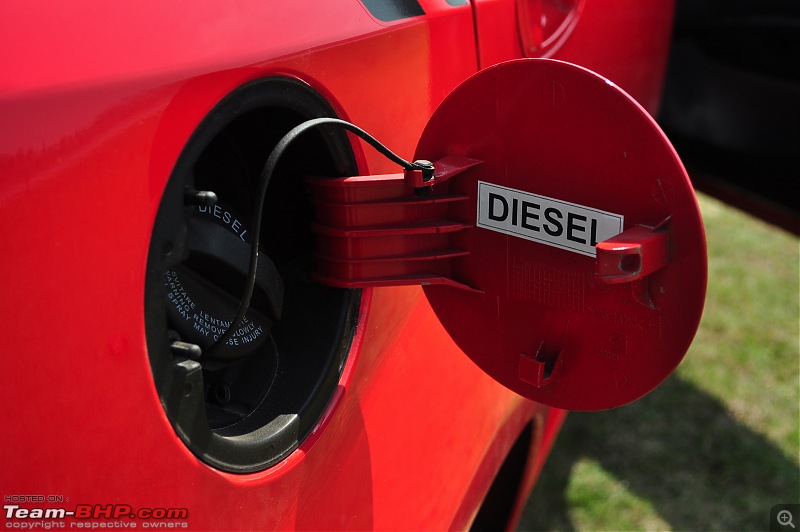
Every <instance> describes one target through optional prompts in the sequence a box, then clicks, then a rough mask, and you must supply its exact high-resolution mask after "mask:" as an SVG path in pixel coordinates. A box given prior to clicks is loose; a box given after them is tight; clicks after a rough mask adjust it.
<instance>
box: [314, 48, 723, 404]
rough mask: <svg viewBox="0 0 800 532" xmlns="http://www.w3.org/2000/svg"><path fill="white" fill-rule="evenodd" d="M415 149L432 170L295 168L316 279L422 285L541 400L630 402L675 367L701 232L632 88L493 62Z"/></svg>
mask: <svg viewBox="0 0 800 532" xmlns="http://www.w3.org/2000/svg"><path fill="white" fill-rule="evenodd" d="M415 157H416V159H424V160H429V161H433V162H434V173H433V177H432V178H430V177H429V176H423V175H422V174H421V173H420V172H419V171H413V172H406V173H405V174H402V173H401V174H393V175H378V176H360V177H350V178H343V179H321V178H320V179H311V180H310V183H311V194H312V199H313V201H314V204H315V206H316V213H317V222H316V225H315V231H316V232H317V234H318V245H317V264H316V273H315V276H316V278H317V279H318V280H320V281H321V282H324V283H327V284H331V285H335V286H342V287H367V286H375V287H377V286H388V285H405V284H422V285H423V287H424V290H425V294H426V296H427V297H428V300H429V301H430V304H431V306H432V307H433V309H434V311H435V312H436V315H437V316H438V317H439V319H440V320H441V322H442V324H443V325H444V327H445V328H446V329H447V331H448V332H449V334H450V335H451V337H452V338H453V340H454V341H455V342H456V343H457V344H458V346H459V347H460V348H461V349H462V350H463V351H464V353H466V354H467V356H469V357H470V358H471V359H472V360H473V361H474V362H475V363H476V364H478V366H480V367H481V368H482V369H483V370H484V371H486V373H488V374H489V375H490V376H492V377H493V378H494V379H496V380H497V381H499V382H500V383H502V384H503V385H505V386H506V387H508V388H510V389H512V390H514V391H515V392H517V393H519V394H521V395H523V396H525V397H528V398H530V399H533V400H535V401H538V402H540V403H544V404H547V405H550V406H555V407H558V408H565V409H570V410H601V409H606V408H613V407H616V406H620V405H623V404H626V403H629V402H631V401H633V400H635V399H637V398H639V397H641V396H642V395H644V394H646V393H648V392H649V391H651V390H652V389H653V388H655V387H656V386H657V385H658V384H659V383H661V382H662V381H663V380H664V379H665V378H666V377H667V376H668V375H669V374H670V373H671V372H672V371H673V370H674V369H675V367H677V365H678V364H679V363H680V361H681V359H682V358H683V356H684V354H685V353H686V350H687V349H688V347H689V344H690V343H691V341H692V338H693V337H694V334H695V331H696V330H697V326H698V324H699V321H700V317H701V314H702V309H703V302H704V300H705V289H706V275H707V271H706V247H705V236H704V234H703V225H702V219H701V217H700V213H699V210H698V206H697V201H696V198H695V195H694V192H693V189H692V186H691V183H690V182H689V179H688V177H687V175H686V172H685V170H684V168H683V165H682V164H681V162H680V159H679V158H678V156H677V154H676V153H675V151H674V149H673V148H672V146H671V144H670V143H669V141H668V140H667V138H666V137H665V136H664V134H663V132H662V131H661V130H660V129H659V127H658V126H657V125H656V123H655V122H654V120H653V119H652V118H651V117H650V116H649V115H648V114H647V112H646V111H645V110H644V109H643V108H642V107H641V106H639V104H637V103H636V102H635V101H634V100H633V99H632V98H630V97H629V96H628V95H627V94H625V93H624V92H623V91H622V90H620V89H619V88H618V87H616V86H615V85H614V84H613V83H611V82H610V81H608V80H606V79H604V78H602V77H600V76H599V75H597V74H595V73H593V72H591V71H589V70H586V69H584V68H581V67H578V66H575V65H571V64H568V63H563V62H559V61H552V60H540V59H536V60H520V61H511V62H508V63H503V64H500V65H497V66H494V67H491V68H489V69H486V70H484V71H481V72H479V73H478V74H476V75H474V76H473V77H471V78H470V79H468V80H467V81H465V82H464V83H463V84H462V85H461V86H459V87H458V88H456V90H454V91H453V92H452V93H451V94H450V95H449V96H448V97H447V98H446V99H445V101H444V102H443V103H442V105H441V106H440V107H439V108H438V109H437V110H436V112H435V113H434V115H433V117H432V118H431V120H430V122H429V123H428V125H427V126H426V128H425V130H424V132H423V134H422V138H421V139H420V142H419V144H418V146H417V151H416V154H415ZM426 178H427V179H428V180H426Z"/></svg>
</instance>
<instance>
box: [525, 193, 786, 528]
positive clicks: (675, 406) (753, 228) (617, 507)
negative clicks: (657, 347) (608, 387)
mask: <svg viewBox="0 0 800 532" xmlns="http://www.w3.org/2000/svg"><path fill="white" fill-rule="evenodd" d="M700 202H701V209H702V211H703V217H704V220H705V225H706V233H707V239H708V250H709V288H708V296H707V300H706V307H705V312H704V314H703V320H702V322H701V324H700V330H699V331H698V333H697V337H696V338H695V341H694V343H693V345H692V347H691V349H690V350H689V353H688V354H687V355H686V358H685V359H684V361H683V363H682V364H681V366H680V367H679V369H678V370H677V371H676V372H675V374H674V375H672V376H671V377H670V378H669V379H667V381H666V382H665V383H664V384H662V385H661V386H660V387H659V388H657V389H656V390H655V391H654V392H652V393H651V394H649V395H648V396H646V397H644V398H643V399H641V400H639V401H638V402H636V403H633V404H631V405H628V406H625V407H622V408H619V409H615V410H611V411H607V412H599V413H572V414H570V415H569V416H568V418H567V421H566V423H565V425H564V428H563V430H562V432H561V434H560V436H559V438H558V441H557V442H556V445H555V447H554V450H553V453H552V454H551V456H550V460H549V461H548V463H547V464H546V465H545V468H544V471H543V472H542V476H541V478H540V479H539V482H538V484H537V486H536V488H535V490H534V492H533V494H532V496H531V499H530V501H529V503H528V506H527V508H526V511H525V514H524V515H523V518H522V521H521V523H520V529H521V530H768V529H769V512H770V508H771V507H772V506H773V505H775V504H779V503H786V502H793V503H798V502H800V331H799V330H798V328H799V327H800V307H799V305H800V304H799V303H798V298H799V297H800V272H799V271H798V269H799V268H800V240H798V238H797V237H796V236H794V235H791V234H788V233H786V232H784V231H782V230H780V229H777V228H775V227H772V226H769V225H767V224H764V223H762V222H760V221H759V220H757V219H755V218H752V217H750V216H748V215H745V214H743V213H741V212H739V211H736V210H734V209H732V208H730V207H728V206H726V205H724V204H722V203H720V202H718V201H716V200H713V199H711V198H708V197H705V196H702V197H701V198H700Z"/></svg>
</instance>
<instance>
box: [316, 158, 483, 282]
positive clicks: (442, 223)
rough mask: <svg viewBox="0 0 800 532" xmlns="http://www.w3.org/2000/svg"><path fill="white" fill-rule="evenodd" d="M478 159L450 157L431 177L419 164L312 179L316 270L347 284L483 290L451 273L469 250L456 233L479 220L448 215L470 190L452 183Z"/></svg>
mask: <svg viewBox="0 0 800 532" xmlns="http://www.w3.org/2000/svg"><path fill="white" fill-rule="evenodd" d="M478 164H480V161H476V160H474V159H468V158H465V157H446V158H444V159H442V160H439V161H437V162H436V163H434V174H433V177H432V178H431V179H429V180H427V181H426V180H424V179H423V176H422V173H421V172H420V171H417V170H414V171H407V172H405V173H402V174H387V175H371V176H356V177H345V178H338V179H331V178H324V177H309V178H308V180H307V181H308V184H309V188H310V196H311V201H312V203H313V205H314V211H315V213H316V222H315V223H314V224H313V225H312V229H313V231H314V232H315V233H316V235H317V246H316V250H315V269H314V271H313V272H312V276H313V277H314V278H315V279H316V280H317V281H319V282H322V283H325V284H328V285H332V286H339V287H343V288H366V287H370V286H399V285H413V284H423V285H424V284H445V285H450V286H454V287H457V288H461V289H465V290H471V291H479V290H478V289H477V288H475V287H471V286H468V285H466V284H464V283H462V282H460V281H459V280H457V279H453V278H452V277H451V268H450V262H451V260H452V259H454V258H457V257H463V256H465V255H467V254H468V252H467V251H465V250H463V249H460V248H459V246H457V245H456V244H454V240H455V239H454V238H453V237H454V235H457V234H459V233H462V232H464V231H467V230H469V229H471V227H472V225H471V224H467V223H464V222H463V221H458V220H451V219H449V218H448V211H449V206H450V205H452V204H453V203H456V202H463V201H467V196H463V195H456V194H450V193H449V190H448V189H449V187H448V186H447V184H446V182H447V181H448V180H449V179H450V178H452V177H455V176H456V175H458V174H460V173H461V172H464V171H466V170H468V169H469V168H472V167H473V166H476V165H478Z"/></svg>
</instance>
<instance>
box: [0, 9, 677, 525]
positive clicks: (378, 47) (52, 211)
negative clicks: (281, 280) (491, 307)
mask: <svg viewBox="0 0 800 532" xmlns="http://www.w3.org/2000/svg"><path fill="white" fill-rule="evenodd" d="M423 4H424V7H425V8H426V10H427V12H428V15H426V16H425V17H420V18H417V19H411V20H408V21H400V22H397V23H389V24H382V23H377V22H376V21H375V20H374V19H373V18H372V17H371V16H369V14H368V13H367V12H366V11H365V9H364V8H363V7H362V5H361V4H360V3H358V2H356V1H347V2H344V1H343V2H317V3H315V5H314V6H313V14H312V13H311V12H309V11H308V10H309V9H311V8H309V7H308V6H307V5H305V4H302V3H292V2H284V3H280V4H277V3H274V2H267V3H253V2H226V3H225V4H224V5H223V4H219V5H204V4H196V3H191V4H190V3H181V2H177V3H168V4H164V3H163V2H140V3H138V4H137V5H136V6H135V8H133V7H130V8H127V9H121V8H120V7H119V6H118V5H116V4H112V3H100V2H93V1H88V0H84V1H80V2H72V3H70V4H69V6H66V5H63V6H62V5H48V6H42V5H39V4H33V3H29V2H21V1H11V2H5V3H4V4H3V7H2V8H1V9H0V12H2V17H0V20H2V22H0V49H2V50H3V54H0V66H2V70H3V72H4V75H3V76H2V79H0V117H2V119H1V120H2V128H0V169H2V175H1V176H0V217H1V218H2V220H3V239H2V242H3V253H2V260H0V278H2V279H3V290H2V298H0V314H1V315H2V325H0V353H1V355H0V356H2V360H3V366H4V367H3V372H2V376H0V389H2V397H3V399H4V402H5V404H6V408H4V409H3V413H2V414H0V422H2V425H3V427H4V436H3V437H2V439H0V450H2V455H3V457H4V459H3V473H2V476H1V477H2V480H0V491H2V493H3V494H4V495H14V494H44V495H48V494H53V495H63V496H64V497H67V498H68V499H69V502H68V503H65V504H64V506H66V507H69V505H71V504H73V503H74V504H82V503H85V504H103V505H106V504H113V503H122V504H129V505H131V506H133V507H147V506H149V507H164V508H169V507H185V508H188V509H189V518H188V523H189V524H190V526H191V527H192V528H193V529H204V528H225V529H267V528H317V529H325V528H350V529H353V528H396V529H418V528H434V529H442V528H449V527H461V526H463V525H465V524H466V523H467V522H468V521H469V519H471V517H472V515H473V514H474V511H475V509H476V508H477V506H478V505H479V504H480V501H481V500H482V498H483V496H484V494H485V493H486V490H487V489H488V486H489V484H490V483H491V479H492V478H493V476H494V474H495V472H496V470H497V469H498V467H499V465H500V463H501V462H502V458H503V456H504V453H505V452H506V451H507V449H508V448H510V446H511V444H512V442H513V441H514V439H515V438H516V436H517V434H518V433H519V431H520V430H521V428H522V426H524V424H525V423H526V422H527V421H528V420H530V419H533V417H534V416H535V415H536V414H537V413H542V414H544V412H545V411H546V410H545V409H544V407H541V406H538V405H535V404H533V403H529V402H527V401H525V400H522V399H521V398H519V397H518V396H516V395H515V394H513V393H511V392H509V391H508V390H506V389H505V388H503V387H502V386H500V385H499V384H496V383H495V382H494V381H492V380H491V379H490V378H489V377H487V376H485V375H484V374H483V373H482V372H481V371H480V370H479V369H477V367H476V366H475V365H474V364H472V362H470V361H469V360H468V359H467V358H466V357H464V356H463V354H462V353H461V351H460V350H459V349H458V348H457V347H456V346H455V344H454V343H453V342H452V341H451V340H450V339H449V337H448V336H447V334H446V333H445V332H444V330H443V329H442V327H441V326H440V325H439V324H438V321H437V320H436V318H435V316H434V315H433V312H432V311H431V309H430V306H429V305H428V304H427V302H426V301H425V299H424V298H423V297H422V294H421V291H420V290H419V289H418V288H391V289H375V290H373V291H366V292H365V293H364V302H363V304H362V311H363V315H362V319H361V325H360V326H359V338H358V342H357V344H356V345H357V347H355V348H354V352H353V353H351V355H350V358H349V364H350V366H349V367H348V368H347V369H346V370H345V373H344V376H343V378H342V380H341V382H340V386H339V390H338V392H337V395H336V397H335V400H334V401H333V402H332V403H331V405H330V407H329V410H328V412H327V414H326V416H325V418H324V422H323V423H322V424H321V425H320V427H319V428H318V429H317V430H316V432H315V433H314V434H313V435H312V436H311V437H310V438H309V439H308V440H307V441H306V442H305V443H304V444H303V445H302V446H301V448H300V449H298V450H297V451H296V452H295V453H294V454H293V455H292V456H290V457H289V458H288V459H287V460H285V461H284V462H282V463H281V464H279V465H277V466H275V467H273V468H271V469H269V470H267V471H264V472H261V473H257V474H249V475H232V474H225V473H221V472H219V471H216V470H213V469H211V468H210V467H208V466H206V465H204V464H203V463H201V462H199V461H198V460H197V459H196V458H195V457H194V456H193V455H192V454H191V453H190V452H189V451H188V450H187V449H186V448H185V447H184V445H183V444H182V443H181V441H180V440H179V439H178V438H177V436H176V435H175V434H174V432H173V430H172V427H171V426H170V424H169V422H168V421H167V419H166V417H165V415H164V412H163V409H162V408H161V405H160V404H159V400H158V397H157V395H156V392H155V388H154V385H153V382H152V377H151V374H150V367H149V364H148V357H147V352H146V345H145V335H144V334H145V333H144V330H145V327H144V316H143V301H144V277H145V275H144V274H145V265H146V261H147V251H148V245H149V238H150V231H151V229H152V226H153V221H154V218H155V213H156V210H157V208H158V204H159V200H160V197H161V193H162V190H163V187H164V184H165V183H166V181H167V179H168V177H169V175H170V172H171V171H172V167H173V165H174V163H175V161H176V160H177V158H178V155H179V153H180V151H181V149H182V148H183V146H184V145H185V143H186V141H187V139H188V138H189V136H190V135H191V134H192V132H193V131H194V130H195V128H196V127H197V125H198V124H199V122H200V121H201V120H202V118H203V117H204V116H205V115H206V114H207V113H208V112H209V110H210V109H211V108H212V107H213V106H214V105H215V104H216V103H217V102H218V101H219V100H220V99H221V98H222V97H223V96H225V95H226V94H228V93H229V92H230V91H232V90H233V89H234V88H236V87H238V86H240V85H242V84H244V83H246V82H247V81H250V80H253V79H257V78H261V77H268V76H277V75H283V76H291V77H295V78H297V79H300V80H303V81H304V82H306V83H308V84H309V85H311V86H312V87H313V88H315V89H316V90H317V91H319V92H320V93H321V94H322V95H323V96H324V97H325V98H326V99H327V100H328V101H329V102H330V103H331V104H332V105H333V106H334V108H335V109H336V110H337V112H338V113H339V114H340V115H341V117H342V118H345V119H348V120H350V121H353V122H355V123H357V124H358V125H359V126H361V127H363V128H364V129H366V130H368V131H370V132H371V133H372V134H374V135H375V136H377V137H379V138H380V139H381V140H382V141H384V142H386V143H387V144H388V145H389V146H390V147H391V148H392V149H394V150H396V151H398V152H399V153H401V154H405V155H410V154H411V153H412V152H413V150H414V147H415V145H416V142H417V139H418V138H419V135H420V133H421V131H422V129H423V127H424V125H425V124H426V122H427V120H428V118H429V117H430V115H431V114H432V113H433V111H434V109H435V108H436V106H437V105H438V104H439V103H440V102H441V101H442V100H443V99H444V97H445V96H446V95H447V94H448V93H449V92H450V91H451V90H452V89H453V88H454V87H455V86H456V85H457V84H458V83H460V82H461V81H462V80H464V79H465V78H466V77H467V76H469V75H470V74H471V73H473V72H474V71H475V70H476V69H477V63H476V58H477V57H478V55H479V54H478V52H477V49H476V44H475V38H474V35H475V34H474V31H473V16H472V15H473V14H472V12H471V8H470V7H469V6H463V7H458V8H452V7H450V6H447V5H446V4H445V3H443V2H434V1H433V0H426V1H425V2H423ZM631 6H632V7H631V8H630V9H628V10H626V15H625V17H626V18H625V22H630V20H631V19H637V20H642V21H643V22H642V24H641V26H636V25H634V26H636V27H638V28H640V29H638V30H631V31H635V34H636V35H639V36H642V35H647V36H648V38H647V39H646V41H647V42H645V43H643V44H631V41H630V39H629V36H630V34H628V35H627V36H626V35H625V34H621V33H616V32H615V30H613V26H612V27H611V28H609V26H608V20H607V19H606V15H602V14H599V13H594V14H593V12H591V11H589V7H587V8H586V10H585V11H584V13H583V15H582V18H581V21H580V24H579V25H578V26H577V27H576V28H575V31H574V39H575V42H574V43H572V41H567V42H566V43H564V47H563V54H564V57H565V58H567V59H570V58H571V59H572V60H577V61H579V62H583V63H585V64H587V65H588V66H590V67H594V68H599V69H600V70H601V71H602V68H606V67H607V68H608V69H609V72H611V73H614V74H617V75H618V77H619V78H620V79H616V81H617V82H618V83H620V84H621V85H623V86H624V87H625V88H627V89H628V90H629V91H630V92H631V93H632V94H634V95H635V96H637V97H639V98H640V99H642V101H644V102H645V103H646V104H647V105H649V104H650V102H654V101H657V95H658V87H659V86H660V83H659V80H660V78H659V76H660V75H661V63H659V61H660V59H659V58H660V57H661V55H662V54H663V53H664V52H665V50H666V46H667V43H666V41H665V40H664V39H663V38H662V37H664V36H665V35H666V34H667V33H666V32H667V31H668V27H667V29H663V28H664V27H666V26H665V20H667V19H668V18H669V16H670V14H669V11H668V9H667V7H668V6H667V5H666V4H663V5H662V4H661V3H660V4H659V7H658V8H656V7H652V3H647V4H646V5H645V3H641V4H634V3H631ZM637 6H638V7H637ZM650 13H653V16H650ZM478 16H479V19H480V11H479V12H478ZM643 17H644V18H643ZM614 20H615V21H616V22H615V24H621V23H622V22H621V21H620V20H619V18H615V19H614ZM637 24H638V23H637ZM502 31H504V30H502V29H501V28H498V29H497V35H496V37H498V38H499V34H500V33H501V32H502ZM479 33H480V32H479ZM484 33H485V32H484ZM662 33H663V35H662ZM480 37H481V38H480V41H479V42H480V43H481V46H488V42H489V41H490V40H491V38H492V37H493V35H492V34H491V32H490V33H489V34H488V36H487V35H484V34H481V36H480ZM659 39H661V40H660V42H659V44H658V45H656V44H653V43H655V42H656V41H658V40H659ZM636 42H638V41H636ZM453 43H458V45H457V46H454V44H453ZM648 43H650V44H648ZM504 59H505V58H504ZM482 64H483V63H482ZM634 64H636V65H638V66H636V67H634V66H630V67H628V66H625V65H634ZM626 76H627V77H626ZM623 77H625V79H626V80H628V79H629V83H628V85H626V83H624V82H622V81H621V78H623ZM612 78H613V76H612ZM651 109H652V108H651ZM356 154H357V157H358V159H359V165H360V169H361V171H362V172H363V173H377V172H386V171H395V168H394V167H392V166H391V165H389V164H387V163H385V162H384V161H383V160H382V159H381V158H380V157H379V156H377V155H375V154H374V152H372V151H371V150H369V149H363V150H362V149H357V150H356ZM560 415H561V414H560V413H558V414H552V413H551V414H550V415H549V416H547V420H548V421H547V422H546V424H545V427H546V429H545V430H544V432H542V433H541V434H540V435H537V436H536V437H535V438H534V441H535V442H536V446H537V449H536V455H535V456H536V459H535V461H533V462H532V465H531V468H530V469H529V470H528V472H527V474H526V483H525V486H526V487H527V488H530V486H531V483H532V482H533V479H534V477H535V475H536V474H537V473H538V470H539V468H540V467H541V461H542V460H543V459H544V456H545V454H546V451H547V449H549V446H550V445H551V443H552V438H553V437H554V436H555V433H556V427H557V426H558V422H557V421H555V420H557V419H558V417H559V416H560ZM550 420H554V421H552V422H551V421H550Z"/></svg>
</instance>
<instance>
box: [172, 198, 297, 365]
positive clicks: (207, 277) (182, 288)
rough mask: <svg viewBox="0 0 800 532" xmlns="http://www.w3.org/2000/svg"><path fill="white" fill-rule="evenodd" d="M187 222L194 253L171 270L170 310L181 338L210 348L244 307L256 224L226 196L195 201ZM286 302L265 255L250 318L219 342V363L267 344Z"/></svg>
mask: <svg viewBox="0 0 800 532" xmlns="http://www.w3.org/2000/svg"><path fill="white" fill-rule="evenodd" d="M187 225H188V234H187V244H188V248H189V257H188V259H187V260H185V261H184V262H182V263H180V264H178V265H176V266H175V267H173V268H172V269H169V270H167V271H166V272H165V276H164V285H165V289H166V299H167V305H166V309H167V316H168V318H169V321H170V323H171V325H172V328H173V329H174V330H175V332H177V333H178V335H179V336H180V340H181V341H183V342H187V343H190V344H195V345H197V346H199V347H200V349H201V350H202V351H203V352H205V351H206V350H208V349H209V348H211V347H212V346H213V345H214V344H215V343H216V342H217V341H218V340H219V339H220V337H222V335H223V334H225V332H226V331H227V330H228V328H229V327H230V325H231V321H232V320H233V318H234V316H235V315H236V313H237V311H238V309H239V304H240V300H241V296H242V293H243V291H244V286H245V282H246V280H247V276H248V270H249V263H250V253H251V242H250V229H249V227H248V224H247V223H246V222H244V221H243V218H242V216H241V215H239V214H238V213H237V212H236V211H235V210H234V209H233V208H232V207H230V206H229V205H227V204H225V203H224V202H222V201H217V202H216V203H215V204H213V205H197V206H195V207H194V212H193V213H192V216H191V218H190V219H189V221H188V224H187ZM282 306H283V282H282V280H281V278H280V275H279V274H278V271H277V269H276V268H275V266H274V264H273V263H272V261H270V260H269V259H268V258H267V257H266V256H264V255H260V256H259V260H258V268H257V271H256V288H255V292H254V294H253V298H252V301H251V305H250V308H249V309H248V311H247V314H246V315H245V318H244V320H242V322H241V324H240V325H239V326H238V328H237V330H236V331H235V332H234V334H233V335H232V336H231V337H230V338H229V340H228V341H227V342H226V343H225V345H218V346H215V347H214V349H213V350H211V351H209V352H208V353H207V356H209V357H210V360H213V361H215V362H233V361H236V360H240V359H242V358H244V357H247V356H249V355H250V354H252V353H253V352H255V351H256V350H257V349H258V348H260V347H261V346H262V345H264V342H265V341H266V340H267V338H268V337H269V334H270V329H271V328H272V325H273V323H275V322H276V321H277V320H278V319H280V315H281V308H282ZM210 360H209V361H210Z"/></svg>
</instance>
